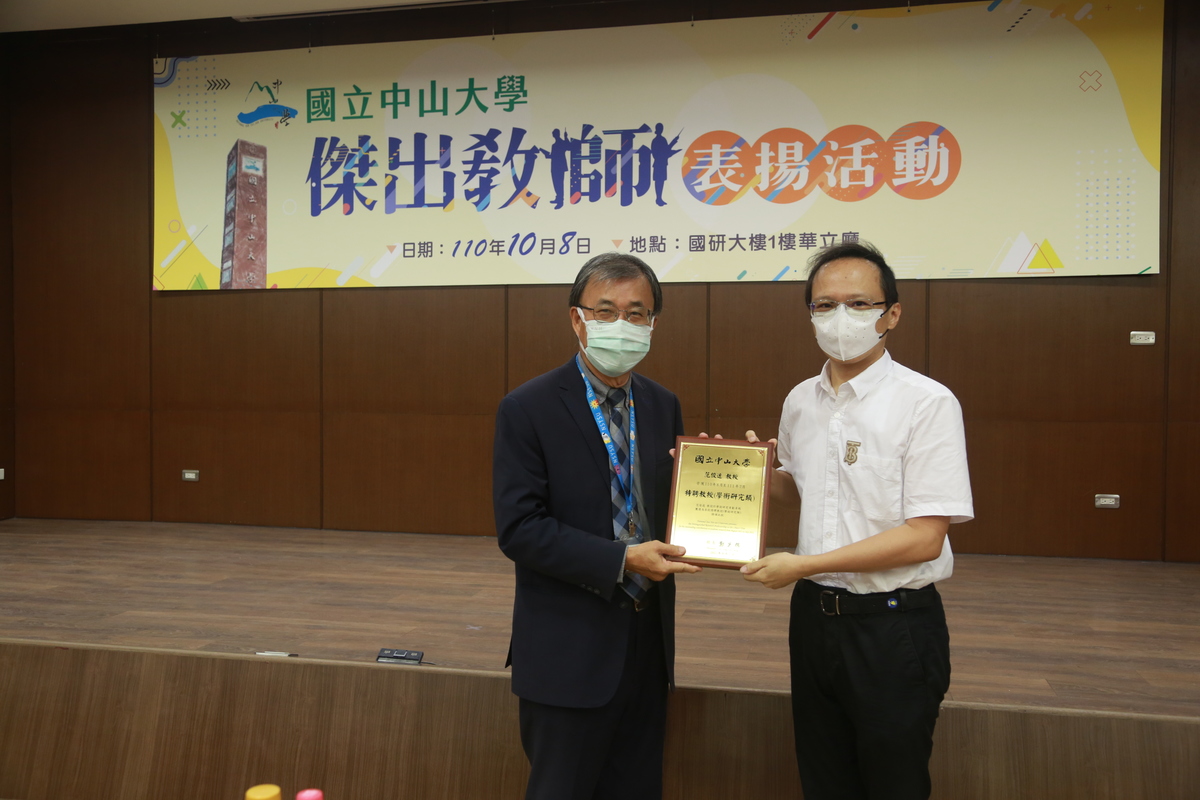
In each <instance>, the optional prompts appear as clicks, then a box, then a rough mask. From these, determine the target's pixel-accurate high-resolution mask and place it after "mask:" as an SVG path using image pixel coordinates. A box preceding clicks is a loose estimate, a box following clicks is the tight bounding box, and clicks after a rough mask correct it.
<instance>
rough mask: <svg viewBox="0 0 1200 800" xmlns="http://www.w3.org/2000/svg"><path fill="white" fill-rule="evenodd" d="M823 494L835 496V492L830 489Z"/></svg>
mask: <svg viewBox="0 0 1200 800" xmlns="http://www.w3.org/2000/svg"><path fill="white" fill-rule="evenodd" d="M825 496H826V497H837V492H835V491H833V490H832V489H830V490H829V491H828V492H826V493H825Z"/></svg>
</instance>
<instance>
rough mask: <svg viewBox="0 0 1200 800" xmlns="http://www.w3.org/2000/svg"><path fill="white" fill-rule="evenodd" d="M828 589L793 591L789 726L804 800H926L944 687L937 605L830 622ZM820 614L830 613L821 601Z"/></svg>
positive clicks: (946, 647) (944, 636)
mask: <svg viewBox="0 0 1200 800" xmlns="http://www.w3.org/2000/svg"><path fill="white" fill-rule="evenodd" d="M826 588H828V587H824V586H821V585H820V584H816V583H813V582H812V581H807V580H802V581H799V582H797V584H796V588H795V590H794V591H793V592H792V616H791V624H790V626H789V630H788V639H789V644H790V648H791V659H792V723H793V725H794V727H795V732H796V761H797V763H798V764H799V766H800V783H801V785H802V786H803V788H804V798H805V800H835V799H836V800H926V798H928V797H929V794H930V781H929V755H930V753H931V752H932V750H933V726H934V724H935V723H936V722H937V716H938V707H939V706H940V705H941V702H942V698H943V697H944V696H945V694H946V689H947V688H948V687H949V685H950V636H949V633H948V631H947V629H946V615H945V612H944V611H943V609H942V601H941V597H940V596H937V590H936V589H935V588H933V587H932V586H929V587H927V588H925V589H923V590H921V591H922V592H932V593H934V595H935V597H934V602H933V604H932V605H929V606H926V607H924V608H914V609H909V610H907V611H884V612H880V613H876V614H847V615H841V616H829V615H827V614H825V613H824V612H823V611H822V608H821V601H820V595H821V591H822V590H823V589H826ZM826 607H827V608H828V607H830V604H828V603H827V605H826Z"/></svg>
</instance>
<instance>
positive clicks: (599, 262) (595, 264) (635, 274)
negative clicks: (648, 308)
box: [567, 253, 663, 316]
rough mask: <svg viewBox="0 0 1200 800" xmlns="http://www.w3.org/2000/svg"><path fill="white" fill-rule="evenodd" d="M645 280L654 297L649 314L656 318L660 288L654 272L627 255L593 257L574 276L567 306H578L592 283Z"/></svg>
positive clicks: (658, 308) (659, 310) (658, 311)
mask: <svg viewBox="0 0 1200 800" xmlns="http://www.w3.org/2000/svg"><path fill="white" fill-rule="evenodd" d="M638 278H645V279H646V280H647V281H649V282H650V293H651V295H652V296H653V297H654V309H653V311H652V312H651V313H652V314H653V315H654V316H658V315H659V314H660V313H661V312H662V302H663V301H662V286H660V285H659V283H658V276H657V275H655V274H654V270H652V269H650V267H649V266H648V265H647V264H646V262H645V261H642V260H641V259H640V258H638V257H637V256H631V255H629V254H628V253H601V254H600V255H598V256H593V257H592V258H591V259H589V260H588V262H587V263H586V264H584V265H583V267H582V268H581V269H580V270H579V274H578V275H576V276H575V284H574V285H573V286H572V287H571V296H570V298H568V300H567V305H568V306H569V307H571V308H574V307H575V306H578V305H579V304H580V302H582V300H583V291H584V290H585V289H586V288H587V287H588V284H589V283H591V282H592V281H597V282H599V283H606V282H608V281H626V280H636V279H638Z"/></svg>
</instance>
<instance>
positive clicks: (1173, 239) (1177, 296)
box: [1166, 2, 1200, 561]
mask: <svg viewBox="0 0 1200 800" xmlns="http://www.w3.org/2000/svg"><path fill="white" fill-rule="evenodd" d="M1174 7H1175V8H1174V11H1175V14H1176V15H1177V18H1176V20H1175V25H1174V31H1173V32H1174V35H1175V41H1174V48H1173V50H1174V55H1175V63H1174V67H1175V71H1174V75H1173V78H1174V98H1173V99H1174V102H1172V103H1171V105H1170V108H1171V114H1172V116H1171V121H1172V126H1173V128H1174V131H1176V133H1175V135H1174V137H1173V145H1174V146H1173V147H1172V148H1171V149H1170V151H1169V153H1170V160H1169V161H1168V162H1167V163H1168V164H1169V165H1170V176H1171V182H1170V187H1171V204H1170V206H1169V207H1168V211H1169V222H1170V228H1169V230H1170V238H1169V243H1170V264H1171V274H1170V280H1171V296H1170V312H1171V313H1170V320H1171V322H1170V329H1169V331H1168V333H1167V343H1166V344H1167V348H1168V351H1169V353H1170V357H1169V361H1168V364H1167V369H1168V378H1169V381H1170V388H1169V394H1168V403H1169V406H1168V412H1167V420H1168V427H1167V462H1166V463H1167V466H1166V483H1167V493H1166V557H1167V559H1168V560H1171V561H1200V525H1197V524H1196V509H1195V505H1194V503H1193V502H1192V501H1193V498H1194V497H1195V495H1196V487H1197V486H1200V460H1198V459H1197V458H1196V453H1197V446H1198V445H1200V313H1197V299H1198V298H1200V226H1197V224H1196V220H1198V219H1200V142H1198V141H1197V139H1196V136H1195V133H1194V132H1195V131H1196V130H1197V128H1198V127H1200V8H1197V6H1196V4H1195V3H1186V2H1177V3H1175V4H1174Z"/></svg>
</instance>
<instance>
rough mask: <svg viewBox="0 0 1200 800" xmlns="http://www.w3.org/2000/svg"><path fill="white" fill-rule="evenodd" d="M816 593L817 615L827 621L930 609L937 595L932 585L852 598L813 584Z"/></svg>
mask: <svg viewBox="0 0 1200 800" xmlns="http://www.w3.org/2000/svg"><path fill="white" fill-rule="evenodd" d="M813 586H814V587H816V588H815V591H819V592H820V594H819V595H818V602H819V603H820V605H821V611H822V612H824V613H825V614H826V615H828V616H830V617H834V616H839V615H843V614H881V613H883V612H885V611H910V610H912V609H914V608H925V607H926V606H931V605H933V603H934V601H935V600H936V599H937V591H936V590H935V589H934V588H933V584H932V583H931V584H929V585H928V586H923V587H921V588H920V589H897V590H896V591H894V592H874V593H872V594H855V593H854V592H848V591H846V590H845V589H832V588H830V587H827V586H822V585H821V584H819V583H814V584H813Z"/></svg>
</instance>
